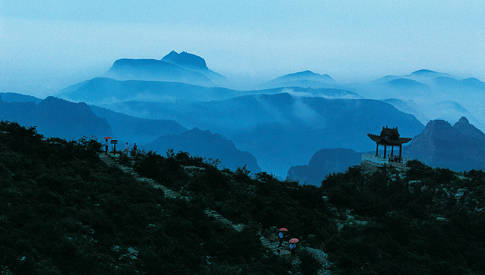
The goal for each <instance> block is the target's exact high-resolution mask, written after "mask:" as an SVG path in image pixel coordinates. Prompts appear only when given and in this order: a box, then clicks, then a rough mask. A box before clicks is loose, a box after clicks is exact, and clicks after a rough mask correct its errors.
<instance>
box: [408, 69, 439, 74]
mask: <svg viewBox="0 0 485 275" xmlns="http://www.w3.org/2000/svg"><path fill="white" fill-rule="evenodd" d="M435 73H438V72H435V71H433V70H428V69H421V70H417V71H414V72H412V73H411V74H412V75H422V74H435Z"/></svg>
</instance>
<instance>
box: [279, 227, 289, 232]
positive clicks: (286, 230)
mask: <svg viewBox="0 0 485 275" xmlns="http://www.w3.org/2000/svg"><path fill="white" fill-rule="evenodd" d="M280 231H282V232H288V228H286V227H282V228H280Z"/></svg>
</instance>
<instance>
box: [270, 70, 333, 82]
mask: <svg viewBox="0 0 485 275" xmlns="http://www.w3.org/2000/svg"><path fill="white" fill-rule="evenodd" d="M307 77H310V78H312V79H313V78H318V79H321V80H333V78H332V77H331V76H330V75H328V74H318V73H315V72H313V71H310V70H304V71H301V72H296V73H291V74H286V75H283V76H281V77H278V79H284V78H307Z"/></svg>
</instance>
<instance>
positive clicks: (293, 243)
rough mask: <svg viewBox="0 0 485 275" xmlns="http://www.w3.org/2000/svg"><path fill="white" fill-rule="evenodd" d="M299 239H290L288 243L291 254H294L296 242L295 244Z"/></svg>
mask: <svg viewBox="0 0 485 275" xmlns="http://www.w3.org/2000/svg"><path fill="white" fill-rule="evenodd" d="M299 241H300V240H298V239H297V238H293V239H290V241H289V243H290V252H291V256H295V253H296V244H297V243H298V242H299Z"/></svg>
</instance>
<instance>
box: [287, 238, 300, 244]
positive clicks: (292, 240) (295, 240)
mask: <svg viewBox="0 0 485 275" xmlns="http://www.w3.org/2000/svg"><path fill="white" fill-rule="evenodd" d="M298 242H300V240H298V239H297V238H293V239H290V241H289V243H298Z"/></svg>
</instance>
